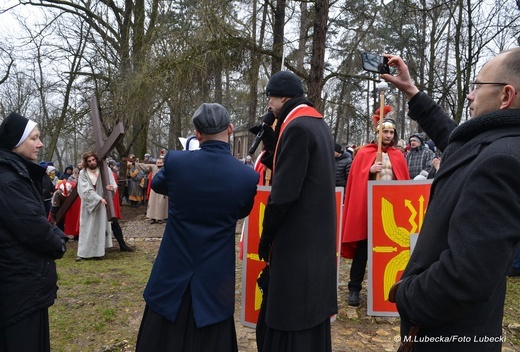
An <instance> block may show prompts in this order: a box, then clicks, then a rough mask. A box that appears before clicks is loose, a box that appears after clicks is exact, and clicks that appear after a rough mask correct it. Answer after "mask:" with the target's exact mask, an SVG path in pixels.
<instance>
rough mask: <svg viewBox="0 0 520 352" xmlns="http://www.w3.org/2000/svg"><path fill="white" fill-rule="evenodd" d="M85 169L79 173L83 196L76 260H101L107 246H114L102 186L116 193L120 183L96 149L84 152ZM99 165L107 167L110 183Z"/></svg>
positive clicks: (80, 191) (79, 185) (80, 190)
mask: <svg viewBox="0 0 520 352" xmlns="http://www.w3.org/2000/svg"><path fill="white" fill-rule="evenodd" d="M83 165H84V169H83V170H81V171H80V173H79V180H78V185H77V187H78V195H79V197H80V198H81V211H80V220H79V241H78V255H77V257H76V261H81V260H82V259H88V258H95V259H100V258H101V257H103V256H104V255H105V248H107V247H112V233H111V229H110V224H109V222H108V218H107V211H106V204H107V201H106V199H105V198H104V196H103V189H104V188H106V189H107V190H109V191H110V192H115V190H116V189H117V183H116V182H115V180H114V175H113V174H112V172H111V171H110V170H109V169H108V166H107V165H106V163H104V162H101V161H100V160H99V158H98V156H97V154H96V153H95V152H92V151H89V152H86V153H85V154H83ZM99 167H105V168H106V172H107V174H108V178H109V182H110V184H108V185H106V186H105V185H103V181H102V179H101V172H100V170H99Z"/></svg>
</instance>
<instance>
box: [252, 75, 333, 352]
mask: <svg viewBox="0 0 520 352" xmlns="http://www.w3.org/2000/svg"><path fill="white" fill-rule="evenodd" d="M266 94H267V97H268V106H269V110H271V111H272V112H273V113H274V115H275V116H276V119H277V125H276V129H275V132H274V135H275V136H276V140H277V143H276V147H275V150H274V163H273V165H272V166H273V177H272V190H271V194H270V197H269V200H268V202H267V206H266V209H265V214H264V221H263V231H262V236H261V239H260V245H259V252H258V253H259V256H260V258H261V259H263V260H265V261H266V262H269V268H270V281H269V294H268V295H267V304H266V308H267V309H266V320H265V323H266V324H267V332H266V334H265V339H262V337H260V338H259V339H258V345H259V350H261V351H264V352H267V351H269V352H277V351H280V352H281V351H283V352H291V351H294V352H306V351H308V352H327V351H331V334H330V317H331V315H333V314H335V313H336V312H337V289H336V258H337V257H336V211H335V200H334V198H335V197H334V187H335V186H334V185H335V177H334V176H335V169H336V166H335V162H334V154H333V152H334V142H333V140H332V135H331V132H330V129H329V128H328V126H327V124H326V123H325V121H324V120H323V116H322V115H321V114H320V113H318V112H317V111H316V110H315V109H314V108H313V107H312V104H311V103H310V102H309V101H308V100H307V99H306V98H304V96H303V88H302V83H301V81H300V79H299V78H298V77H297V76H296V75H295V74H293V73H291V72H289V71H281V72H278V73H276V74H274V75H273V76H272V77H271V79H270V80H269V83H268V84H267V89H266ZM264 144H266V143H264ZM267 144H269V143H267ZM262 323H264V322H259V324H262Z"/></svg>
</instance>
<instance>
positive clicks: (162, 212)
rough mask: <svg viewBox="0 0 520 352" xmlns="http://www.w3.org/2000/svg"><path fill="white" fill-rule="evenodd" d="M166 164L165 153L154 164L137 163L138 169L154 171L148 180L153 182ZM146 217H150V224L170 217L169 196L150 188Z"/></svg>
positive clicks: (146, 171)
mask: <svg viewBox="0 0 520 352" xmlns="http://www.w3.org/2000/svg"><path fill="white" fill-rule="evenodd" d="M163 165H164V155H161V156H160V157H159V158H157V161H156V162H155V165H154V164H145V163H135V166H136V168H137V169H139V170H141V171H143V172H145V173H150V172H151V173H152V177H151V178H150V180H148V182H149V183H151V182H152V179H153V177H154V176H155V174H157V172H159V170H160V169H161V168H162V167H163ZM146 217H147V218H148V219H150V224H155V223H162V222H163V221H165V220H166V219H168V196H165V195H162V194H158V193H156V192H155V191H154V190H153V189H152V190H150V197H149V199H148V207H147V209H146Z"/></svg>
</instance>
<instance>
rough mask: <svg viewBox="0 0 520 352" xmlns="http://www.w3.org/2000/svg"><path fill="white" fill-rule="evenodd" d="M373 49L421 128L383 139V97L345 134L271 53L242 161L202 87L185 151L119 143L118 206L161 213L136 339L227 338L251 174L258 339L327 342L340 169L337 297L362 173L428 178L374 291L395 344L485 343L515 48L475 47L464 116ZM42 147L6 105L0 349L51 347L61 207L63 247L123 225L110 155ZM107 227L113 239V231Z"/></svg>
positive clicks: (269, 345) (501, 266) (333, 309)
mask: <svg viewBox="0 0 520 352" xmlns="http://www.w3.org/2000/svg"><path fill="white" fill-rule="evenodd" d="M387 57H388V59H389V61H388V63H389V65H390V66H392V67H395V68H396V70H397V73H396V74H394V75H390V74H382V75H381V78H382V79H384V80H386V81H387V82H390V83H391V84H393V85H394V86H395V87H396V88H397V89H399V90H401V91H402V92H403V93H404V94H405V96H406V97H407V98H408V100H409V102H408V106H409V111H408V115H409V117H410V118H411V119H413V120H415V121H417V122H418V124H419V126H420V129H421V130H422V131H424V132H421V133H413V134H411V135H410V136H409V137H408V142H406V141H405V140H402V139H401V140H398V138H397V135H396V133H397V126H396V120H395V118H394V117H393V114H392V108H391V107H389V106H388V107H384V110H383V111H379V112H378V111H376V112H375V114H374V118H373V122H374V126H373V127H374V141H373V142H371V143H368V144H366V145H363V146H360V147H355V146H350V147H348V148H347V149H346V150H344V149H343V148H342V146H341V145H340V144H335V143H334V141H333V138H332V134H331V131H330V129H329V127H328V126H327V124H326V122H325V121H324V119H323V115H322V113H321V112H319V111H317V110H316V109H315V108H314V106H313V104H312V103H311V102H310V101H309V100H308V99H307V98H306V97H305V96H304V93H303V85H302V82H301V80H300V79H299V78H298V77H297V76H296V75H295V74H293V73H291V72H289V71H280V72H278V73H275V74H274V75H273V76H272V77H271V78H270V79H269V82H268V84H267V87H266V92H265V93H266V96H267V106H268V109H269V110H270V112H272V114H273V115H274V117H275V119H274V122H273V123H272V125H271V126H267V128H265V131H264V133H263V136H262V138H263V151H262V153H261V155H260V157H259V161H258V162H257V163H255V165H252V160H251V158H246V159H244V160H243V161H240V160H237V159H235V158H234V157H233V156H232V154H231V149H230V144H229V137H230V135H231V134H232V133H233V125H232V124H231V119H230V115H229V113H228V111H227V110H226V109H225V108H224V107H223V106H222V105H220V104H216V103H204V104H202V105H201V106H200V107H199V108H198V109H197V110H196V112H195V113H194V115H193V117H192V123H193V125H194V127H195V135H194V138H196V140H197V141H198V143H199V149H198V150H197V151H170V152H169V153H167V154H166V153H161V156H159V157H158V158H156V159H155V160H154V158H152V157H151V156H150V155H145V158H144V160H143V162H140V161H139V160H138V159H137V158H136V157H135V155H130V156H129V158H128V160H125V162H126V163H127V164H126V169H127V170H128V172H127V174H126V175H124V176H123V177H122V178H123V180H124V182H127V184H128V187H127V188H128V193H126V194H124V195H122V197H121V198H123V199H125V200H126V201H127V202H128V204H129V205H130V206H134V207H139V206H140V205H141V204H143V202H146V200H148V210H147V216H148V218H149V219H150V222H151V223H153V224H155V223H159V222H163V221H165V220H166V226H165V232H164V235H163V240H162V242H161V244H160V248H159V251H158V254H157V257H156V260H155V261H154V264H153V268H152V271H151V273H150V278H149V281H148V283H147V285H146V288H145V289H144V294H143V295H144V299H145V302H146V306H145V309H144V312H143V317H142V321H141V326H140V328H139V332H138V336H137V351H168V350H176V351H196V352H202V351H216V352H220V351H221V352H230V351H231V352H232V351H238V347H237V337H236V331H235V325H234V324H235V323H234V307H235V248H234V247H235V228H236V224H237V221H238V220H239V219H240V218H244V217H246V216H247V215H248V214H249V212H250V211H251V209H252V207H253V204H254V197H255V194H256V189H257V185H264V184H266V180H265V178H266V177H269V182H270V184H271V192H270V195H269V197H268V200H267V204H266V206H265V212H264V216H263V223H262V230H261V236H260V241H259V245H258V258H259V259H260V260H261V261H264V262H265V269H264V270H263V271H262V276H263V277H262V280H263V281H262V289H263V290H264V292H263V302H262V304H261V307H260V318H259V320H258V322H257V331H256V332H257V334H256V337H257V346H258V351H259V352H296V351H297V352H331V351H332V339H331V322H330V317H331V316H333V315H334V314H336V313H337V312H338V304H337V303H338V297H337V283H336V282H337V272H336V270H337V257H336V251H337V248H336V213H335V209H336V205H335V202H336V201H335V194H334V192H335V187H344V200H343V203H344V207H343V210H342V211H343V213H342V214H341V216H342V217H343V227H342V229H341V232H342V238H341V248H340V254H341V256H343V257H346V258H351V259H352V262H351V269H350V280H349V283H348V289H349V295H348V297H346V298H344V299H346V300H347V301H348V304H350V305H352V306H358V305H359V304H360V295H359V293H360V290H361V287H362V282H363V280H364V275H365V271H366V262H367V251H368V249H367V236H368V229H367V223H368V214H367V182H368V181H371V180H375V181H377V180H383V181H391V180H424V179H428V178H430V179H431V178H433V184H432V188H431V194H430V201H429V206H428V209H427V212H426V215H425V218H424V223H423V225H422V228H421V230H420V235H419V239H418V242H417V244H416V246H415V249H414V251H413V252H412V254H411V258H410V260H409V262H408V265H407V266H406V269H405V270H404V272H403V274H402V277H401V279H400V280H399V281H398V282H397V283H395V284H394V285H393V286H392V288H391V290H390V293H389V298H388V299H389V301H391V302H395V303H396V306H397V310H398V312H399V315H400V322H401V341H402V342H401V345H400V347H399V348H400V350H401V351H411V350H412V349H413V351H440V350H442V351H461V350H463V351H466V350H467V351H469V350H471V351H500V350H501V345H502V341H503V339H502V338H501V337H502V318H503V310H504V300H505V292H506V277H507V275H508V273H510V272H511V261H512V259H513V257H514V255H515V253H516V252H515V247H516V246H517V245H518V243H519V242H520V235H519V233H518V230H517V229H518V227H519V225H520V223H519V221H520V220H518V219H519V217H518V214H519V213H520V192H519V191H518V187H517V185H516V175H517V174H519V173H520V142H519V140H520V113H519V111H520V98H519V97H518V90H520V48H517V49H512V50H509V51H506V52H503V53H500V54H499V55H497V56H496V57H494V58H493V59H491V60H490V61H489V62H488V63H487V64H486V65H484V67H483V68H482V69H481V71H480V72H479V73H478V75H477V77H476V80H475V82H474V83H473V84H472V89H471V90H470V91H469V94H468V96H467V99H468V101H469V102H470V106H469V111H470V114H471V119H470V120H469V121H467V122H466V123H464V124H462V125H459V126H457V124H456V123H455V121H454V120H452V119H450V118H449V117H448V116H447V114H446V113H445V112H444V110H442V108H441V107H440V106H438V105H437V104H436V103H435V102H434V101H433V100H432V99H431V98H430V97H429V96H428V95H426V94H425V93H424V92H421V91H420V90H419V89H418V88H417V86H415V84H414V83H413V80H412V78H411V76H410V74H409V71H408V67H407V65H406V64H405V63H404V61H403V60H402V59H401V58H400V57H399V56H394V55H387ZM382 115H383V118H382V119H381V118H380V117H381V116H382ZM376 140H377V142H376ZM42 147H43V144H42V143H41V141H40V135H39V130H38V127H37V124H36V123H35V122H34V121H32V120H30V119H27V118H26V117H23V116H21V115H19V114H17V113H12V114H10V115H9V116H8V117H6V118H5V119H4V120H3V122H2V123H1V125H0V224H1V225H2V226H0V243H1V244H0V258H2V260H0V287H2V290H1V291H2V292H1V293H0V349H1V350H2V351H6V352H10V351H50V338H49V318H48V307H49V306H50V305H52V304H53V302H54V299H55V298H56V290H57V286H56V282H57V275H56V267H55V260H56V259H59V258H61V257H62V256H63V254H64V253H65V251H66V243H67V241H68V239H69V238H68V236H67V230H65V229H66V225H67V223H68V222H69V223H70V222H74V223H75V224H76V223H77V224H78V228H79V230H78V231H79V241H78V242H79V243H78V257H77V260H78V261H82V260H86V259H90V258H94V259H99V258H101V257H103V256H104V253H105V248H106V247H107V246H110V245H111V239H112V233H113V234H114V236H115V237H116V239H117V240H118V241H119V239H122V234H121V232H120V226H119V224H118V222H117V218H118V217H119V215H118V214H117V211H114V212H112V211H111V210H110V209H111V208H112V207H114V206H115V208H117V207H118V206H119V202H120V197H119V196H118V195H117V191H118V173H117V170H118V167H120V166H121V165H120V164H119V165H118V163H116V162H115V161H113V160H107V161H104V160H100V158H99V157H98V155H97V154H96V153H95V152H93V151H89V152H86V153H85V154H84V155H83V160H82V163H81V165H78V167H77V168H75V167H73V166H72V165H68V166H67V167H66V169H65V170H64V172H63V173H60V172H59V171H58V170H56V167H55V166H54V165H53V164H52V163H41V164H40V165H38V164H36V163H35V161H36V160H37V159H38V153H39V151H40V149H41V148H42ZM441 153H442V154H441ZM43 164H45V165H43ZM266 170H270V172H269V173H268V172H266ZM517 171H518V172H517ZM119 176H121V175H119ZM120 179H121V177H120ZM74 187H75V188H74ZM148 187H149V188H150V191H148V190H147V188H148ZM73 190H75V191H76V192H77V194H78V195H79V198H78V202H79V212H78V214H79V215H78V217H79V221H77V222H76V221H72V220H70V219H65V221H64V222H65V223H64V224H63V223H60V219H58V214H59V210H60V207H62V206H63V204H64V203H65V201H64V200H65V199H67V197H70V196H71V194H72V193H73ZM150 203H153V204H152V206H151V205H150ZM107 209H109V210H108V211H107ZM71 210H72V207H71V208H70V209H69V210H68V212H70V211H71ZM114 226H115V227H114ZM117 227H119V230H117ZM118 237H120V238H118ZM119 245H120V248H121V250H124V248H125V246H126V244H125V243H124V240H123V242H120V243H119ZM129 250H131V249H129ZM518 261H519V260H518V257H517V258H516V260H515V265H516V264H518V263H517V262H518ZM513 271H514V270H513ZM35 273H37V275H36V274H35ZM340 299H341V298H340ZM453 336H457V337H460V338H458V339H453V338H451V339H450V338H449V337H453ZM467 338H469V340H468V339H467ZM345 347H348V346H345Z"/></svg>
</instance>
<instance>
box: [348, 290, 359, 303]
mask: <svg viewBox="0 0 520 352" xmlns="http://www.w3.org/2000/svg"><path fill="white" fill-rule="evenodd" d="M348 305H349V306H352V307H357V306H359V292H358V291H351V292H350V293H349V294H348Z"/></svg>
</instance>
